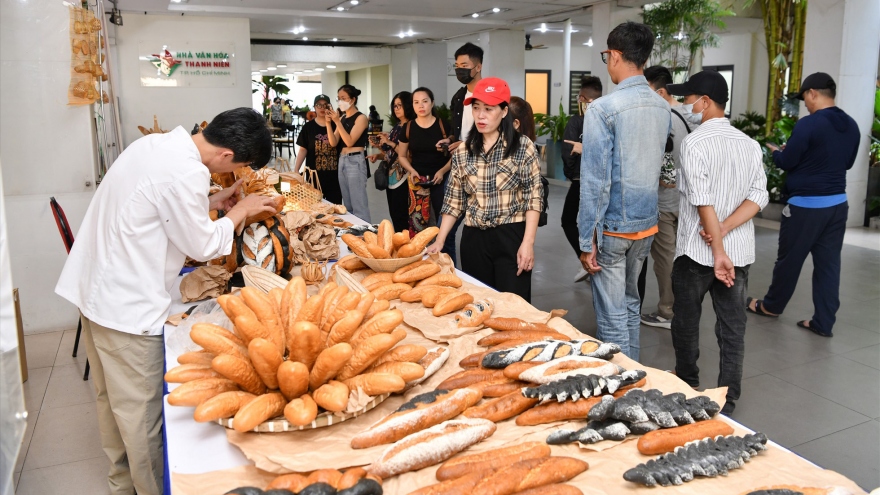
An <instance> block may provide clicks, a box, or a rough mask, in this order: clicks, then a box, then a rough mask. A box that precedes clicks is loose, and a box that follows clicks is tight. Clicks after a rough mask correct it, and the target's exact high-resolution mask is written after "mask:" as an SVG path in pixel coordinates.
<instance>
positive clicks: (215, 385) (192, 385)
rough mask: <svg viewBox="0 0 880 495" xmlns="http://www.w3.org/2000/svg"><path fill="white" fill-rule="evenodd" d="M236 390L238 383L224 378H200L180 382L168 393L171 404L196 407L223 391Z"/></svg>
mask: <svg viewBox="0 0 880 495" xmlns="http://www.w3.org/2000/svg"><path fill="white" fill-rule="evenodd" d="M234 390H238V385H236V384H235V382H233V381H232V380H228V379H226V378H202V379H201V380H193V381H191V382H186V383H183V384H181V385H180V386H179V387H177V388H175V389H174V390H172V391H171V392H170V393H169V394H168V404H170V405H172V406H184V407H196V406H198V405H199V404H201V403H202V402H204V401H206V400H208V399H210V398H211V397H214V396H215V395H217V394H222V393H223V392H232V391H234Z"/></svg>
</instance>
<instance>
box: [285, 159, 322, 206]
mask: <svg viewBox="0 0 880 495" xmlns="http://www.w3.org/2000/svg"><path fill="white" fill-rule="evenodd" d="M306 173H307V175H306V176H305V177H303V176H301V175H299V174H296V173H288V172H285V173H282V174H281V180H282V181H283V182H288V183H289V184H290V191H282V193H281V194H282V195H284V197H285V198H287V202H286V204H285V205H284V211H304V210H309V208H311V206H312V205H313V204H315V203H318V202H320V201H321V200H322V199H323V198H324V194H323V193H322V192H321V182H320V181H319V180H318V172H316V171H314V170H312V169H306Z"/></svg>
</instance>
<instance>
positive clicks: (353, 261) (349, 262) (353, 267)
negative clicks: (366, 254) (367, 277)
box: [336, 254, 370, 272]
mask: <svg viewBox="0 0 880 495" xmlns="http://www.w3.org/2000/svg"><path fill="white" fill-rule="evenodd" d="M336 266H338V267H340V268H344V269H345V270H346V271H348V272H356V271H358V270H369V269H370V267H368V266H367V265H365V264H364V262H363V261H361V260H360V258H358V257H357V255H356V254H349V255H347V256H343V257H342V258H340V259H339V261H337V262H336Z"/></svg>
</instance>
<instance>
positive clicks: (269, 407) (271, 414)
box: [232, 392, 287, 433]
mask: <svg viewBox="0 0 880 495" xmlns="http://www.w3.org/2000/svg"><path fill="white" fill-rule="evenodd" d="M285 405H287V401H286V400H285V399H284V396H283V395H281V394H280V393H278V392H270V393H268V394H263V395H260V396H258V397H256V398H254V399H252V400H250V401H249V402H248V403H247V404H245V405H243V406H242V407H241V409H239V410H238V412H237V413H235V417H234V418H233V419H232V427H233V428H234V429H235V431H237V432H240V433H244V432H246V431H250V430H253V429H254V428H256V427H257V426H259V425H260V423H262V422H264V421H268V420H270V419H272V418H276V417H278V416H280V415H281V414H282V413H283V412H284V406H285Z"/></svg>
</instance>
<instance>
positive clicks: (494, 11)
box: [492, 7, 501, 14]
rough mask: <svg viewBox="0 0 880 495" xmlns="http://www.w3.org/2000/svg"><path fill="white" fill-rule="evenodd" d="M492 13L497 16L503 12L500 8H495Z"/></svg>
mask: <svg viewBox="0 0 880 495" xmlns="http://www.w3.org/2000/svg"><path fill="white" fill-rule="evenodd" d="M492 12H493V13H495V14H497V13H499V12H501V9H499V8H498V7H495V8H494V9H492Z"/></svg>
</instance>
